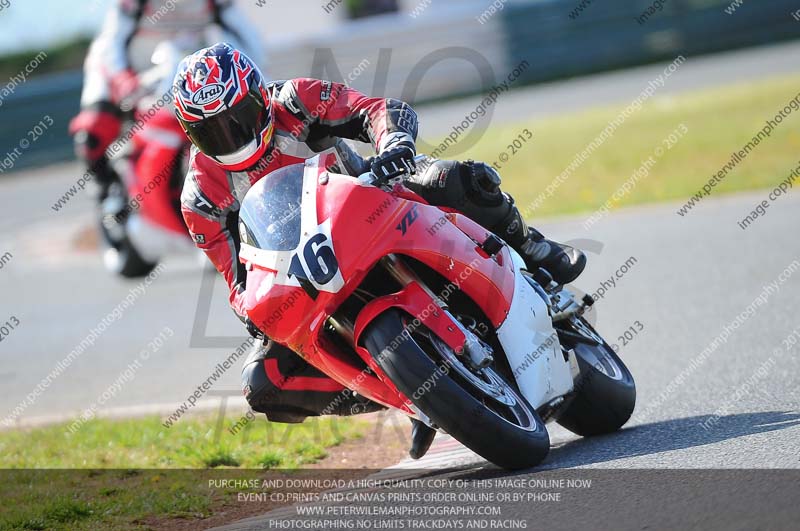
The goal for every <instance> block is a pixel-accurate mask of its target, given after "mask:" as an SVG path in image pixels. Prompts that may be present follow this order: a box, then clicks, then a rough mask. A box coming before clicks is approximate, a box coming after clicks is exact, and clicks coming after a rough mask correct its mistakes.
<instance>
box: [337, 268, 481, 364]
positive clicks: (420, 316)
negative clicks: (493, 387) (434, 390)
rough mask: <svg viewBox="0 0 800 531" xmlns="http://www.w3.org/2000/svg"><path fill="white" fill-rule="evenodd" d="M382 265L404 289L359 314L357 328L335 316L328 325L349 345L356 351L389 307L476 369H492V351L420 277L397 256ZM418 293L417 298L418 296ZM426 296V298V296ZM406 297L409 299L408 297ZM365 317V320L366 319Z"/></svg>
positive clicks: (373, 302) (376, 301) (355, 325)
mask: <svg viewBox="0 0 800 531" xmlns="http://www.w3.org/2000/svg"><path fill="white" fill-rule="evenodd" d="M379 264H380V265H381V266H382V267H383V268H384V269H385V270H386V271H387V272H388V273H389V275H391V277H392V278H394V279H395V280H396V281H397V282H398V283H399V284H400V285H401V286H402V287H403V288H402V290H401V291H400V292H398V293H396V294H393V295H387V296H385V297H379V298H377V299H374V300H373V301H371V302H370V303H368V304H367V306H365V307H364V309H363V310H362V312H361V313H360V314H359V318H358V319H357V322H356V324H353V323H352V322H350V321H349V320H348V319H347V318H345V317H337V316H331V317H329V318H328V322H329V323H330V325H331V326H332V327H333V329H334V330H336V331H337V332H338V333H339V334H340V335H341V336H342V337H344V338H345V339H346V340H347V341H348V343H349V344H350V345H351V346H353V347H354V348H355V347H356V345H357V342H358V336H360V333H361V332H362V331H363V328H364V326H365V325H366V323H367V322H369V321H371V318H370V317H373V316H374V315H377V314H378V313H380V312H381V311H384V310H386V309H388V308H389V307H393V306H394V307H399V308H401V309H403V310H405V311H407V312H408V313H410V314H411V315H412V316H413V317H415V318H416V320H417V321H419V322H420V323H422V324H424V325H426V326H427V327H428V328H429V329H431V330H432V331H433V332H434V333H436V334H437V335H438V336H439V337H440V338H441V339H442V340H443V341H445V343H447V344H448V346H450V347H451V348H452V349H453V351H454V352H456V354H457V355H464V354H466V356H465V361H466V362H467V363H468V364H469V365H471V366H473V367H474V368H476V369H480V368H484V367H488V366H489V365H491V363H492V361H493V358H492V356H491V350H490V349H487V348H486V347H485V345H483V343H481V341H480V340H479V339H478V338H477V337H476V336H475V334H473V333H472V332H470V331H468V330H467V329H466V328H465V327H464V325H463V324H461V322H460V321H459V320H458V319H456V318H455V317H454V316H453V314H452V313H450V310H449V307H448V305H447V302H445V301H444V300H443V299H442V298H441V297H439V296H438V295H437V294H436V293H434V292H433V291H431V289H430V288H429V287H428V286H427V285H426V284H425V283H424V282H423V281H422V279H420V278H419V276H418V275H417V274H416V273H415V272H414V271H413V270H412V269H411V268H410V267H408V265H407V264H406V263H405V262H403V260H402V259H401V258H400V257H398V256H396V255H392V254H390V255H387V256H385V257H384V258H382V259H381V260H380V262H379ZM414 293H416V296H414ZM423 294H424V295H423ZM404 295H407V296H406V297H404ZM421 298H424V299H427V301H425V302H426V304H424V305H422V304H421V301H420V299H421ZM362 317H364V318H363V319H362Z"/></svg>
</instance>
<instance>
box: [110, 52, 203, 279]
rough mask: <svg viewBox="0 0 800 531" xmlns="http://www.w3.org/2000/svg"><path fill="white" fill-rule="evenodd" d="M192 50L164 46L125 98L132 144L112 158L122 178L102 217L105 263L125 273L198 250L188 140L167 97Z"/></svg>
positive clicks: (144, 272)
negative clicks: (192, 234)
mask: <svg viewBox="0 0 800 531" xmlns="http://www.w3.org/2000/svg"><path fill="white" fill-rule="evenodd" d="M187 50H188V49H187V48H186V47H185V46H180V45H179V43H177V42H171V41H167V42H163V43H161V44H159V46H158V47H157V48H156V50H155V51H154V53H153V56H152V63H153V67H152V68H150V69H148V70H146V71H144V72H142V73H140V74H139V89H138V90H137V91H136V92H135V93H134V94H132V95H131V96H130V97H128V98H126V100H124V101H123V102H121V107H122V110H123V112H125V113H126V114H127V116H128V117H129V119H128V124H127V127H126V131H127V133H123V134H122V135H121V137H120V138H129V141H127V142H124V148H123V150H122V151H120V152H119V153H117V154H115V156H114V157H113V159H112V166H113V167H114V169H115V173H116V175H117V176H118V177H119V179H118V180H117V181H116V182H114V183H112V185H111V186H110V187H109V190H108V196H107V197H106V198H105V199H104V200H103V201H102V202H101V204H100V208H99V212H98V217H99V222H100V223H99V228H100V233H101V236H102V238H101V244H102V247H103V262H104V264H105V266H106V268H107V269H108V270H109V271H111V272H112V273H115V274H118V275H121V276H123V277H140V276H145V275H147V274H148V273H150V271H152V270H153V268H155V266H156V264H157V263H158V261H159V260H160V259H161V258H162V257H163V256H165V255H167V254H170V253H175V252H195V249H194V246H193V245H192V244H191V241H190V240H189V238H188V236H187V234H188V232H187V230H186V225H185V224H184V222H183V217H182V216H181V213H180V194H181V188H182V186H183V180H184V177H185V176H186V171H187V166H188V157H189V148H190V144H189V141H188V139H187V138H186V135H185V134H184V133H183V131H182V130H181V127H180V124H179V123H178V121H177V120H176V119H175V115H174V114H173V112H172V102H171V97H170V95H171V94H172V92H171V88H172V80H173V78H174V75H175V69H176V68H177V65H178V63H179V62H180V61H181V59H183V57H184V56H185V55H186V53H187ZM165 101H166V103H164V102H165ZM117 142H120V141H119V140H118V141H117Z"/></svg>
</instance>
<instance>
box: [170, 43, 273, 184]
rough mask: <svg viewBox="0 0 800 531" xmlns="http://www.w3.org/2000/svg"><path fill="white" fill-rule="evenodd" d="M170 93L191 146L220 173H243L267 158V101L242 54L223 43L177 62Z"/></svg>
mask: <svg viewBox="0 0 800 531" xmlns="http://www.w3.org/2000/svg"><path fill="white" fill-rule="evenodd" d="M173 87H174V96H175V97H174V102H175V114H176V116H177V117H178V121H179V122H180V124H181V127H183V130H184V131H185V132H186V135H187V136H188V137H189V140H191V141H192V144H194V145H195V146H196V147H197V149H198V150H200V152H202V153H204V154H205V155H207V156H209V157H211V158H212V159H213V160H214V161H216V162H217V163H218V164H219V165H220V166H222V167H223V168H224V169H226V170H229V171H242V170H246V169H248V168H250V167H252V166H254V165H255V164H256V163H257V162H258V161H259V159H261V157H263V156H264V154H265V153H266V152H267V149H268V148H269V147H270V144H271V141H272V134H273V129H274V123H273V115H272V104H271V101H270V100H271V98H270V96H269V92H268V89H267V85H266V82H265V80H264V77H263V76H262V75H261V72H260V71H259V69H258V67H257V66H256V65H255V63H253V61H252V60H251V59H250V58H249V57H247V55H245V54H244V52H242V51H240V50H237V49H236V48H234V47H233V46H231V45H230V44H228V43H224V42H223V43H217V44H215V45H213V46H209V47H208V48H203V49H202V50H199V51H197V52H195V53H194V54H192V55H189V56H187V57H186V58H184V59H183V61H181V64H180V65H179V66H178V71H177V74H176V75H175V82H174V84H173Z"/></svg>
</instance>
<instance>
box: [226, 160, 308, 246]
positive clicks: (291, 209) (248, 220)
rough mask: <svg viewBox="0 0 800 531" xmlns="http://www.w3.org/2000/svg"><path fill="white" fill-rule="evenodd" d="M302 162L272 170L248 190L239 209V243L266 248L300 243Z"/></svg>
mask: <svg viewBox="0 0 800 531" xmlns="http://www.w3.org/2000/svg"><path fill="white" fill-rule="evenodd" d="M303 170H304V165H303V164H294V165H292V166H287V167H285V168H281V169H279V170H277V171H274V172H272V173H270V174H269V175H267V176H266V177H264V178H263V179H261V180H260V181H258V182H257V183H256V184H255V185H253V187H252V188H251V189H250V190H249V191H248V192H247V195H246V196H245V198H244V201H242V207H241V209H240V210H239V234H240V236H241V238H242V243H246V244H248V245H252V246H253V247H257V248H259V249H264V250H268V251H291V250H293V249H295V248H296V247H297V245H298V244H299V243H300V218H301V216H300V204H301V201H302V197H303Z"/></svg>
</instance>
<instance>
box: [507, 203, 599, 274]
mask: <svg viewBox="0 0 800 531" xmlns="http://www.w3.org/2000/svg"><path fill="white" fill-rule="evenodd" d="M506 197H508V199H509V200H510V201H511V210H510V211H509V213H508V214H507V215H506V217H505V219H504V220H503V221H502V222H501V223H499V224H498V225H497V226H495V227H494V228H493V231H494V232H495V233H497V234H498V235H499V236H500V237H501V238H503V239H504V240H505V241H506V242H508V244H509V245H510V246H511V247H513V248H514V250H515V251H517V252H518V253H519V254H520V255H521V256H522V258H523V260H525V265H527V266H528V270H529V271H531V272H534V271H536V270H537V269H538V268H540V267H541V268H542V269H544V270H546V271H547V272H548V273H550V276H552V277H553V280H555V281H556V282H557V283H559V284H569V283H570V282H572V281H574V280H575V279H576V278H578V276H579V275H580V274H581V273H583V270H584V268H585V267H586V255H585V254H583V252H581V251H580V250H579V249H575V248H574V247H571V246H569V245H565V244H563V243H557V242H554V241H552V240H548V239H547V238H545V237H544V236H543V235H542V233H541V232H539V231H538V230H536V229H534V228H533V227H528V225H527V224H526V223H525V221H524V220H523V219H522V214H520V212H519V210H518V209H517V207H516V206H514V202H513V199H511V198H510V197H509V196H506Z"/></svg>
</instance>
